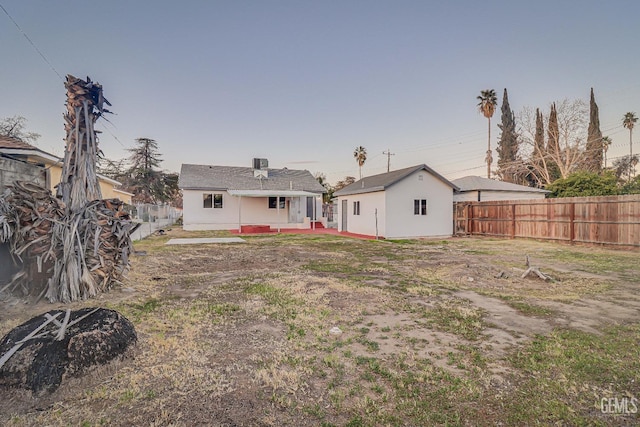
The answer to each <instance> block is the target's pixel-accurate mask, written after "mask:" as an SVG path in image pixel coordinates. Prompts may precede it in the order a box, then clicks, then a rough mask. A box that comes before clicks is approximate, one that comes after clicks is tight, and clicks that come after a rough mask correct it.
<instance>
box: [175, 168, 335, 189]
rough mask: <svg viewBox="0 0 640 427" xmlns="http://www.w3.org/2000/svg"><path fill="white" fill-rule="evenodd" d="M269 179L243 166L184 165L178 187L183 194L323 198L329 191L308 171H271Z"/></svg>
mask: <svg viewBox="0 0 640 427" xmlns="http://www.w3.org/2000/svg"><path fill="white" fill-rule="evenodd" d="M267 171H268V176H267V177H266V178H264V177H263V178H256V177H255V176H254V169H253V168H249V167H239V166H213V165H191V164H183V165H182V168H181V170H180V180H179V183H178V186H179V187H180V188H182V189H183V190H247V191H248V190H268V191H272V192H273V191H279V192H283V191H293V190H295V191H305V192H310V193H315V194H322V193H325V192H326V189H325V188H324V187H323V186H322V185H321V184H320V183H319V182H318V181H317V180H316V179H315V178H314V177H313V175H311V172H309V171H308V170H296V169H287V168H283V169H267Z"/></svg>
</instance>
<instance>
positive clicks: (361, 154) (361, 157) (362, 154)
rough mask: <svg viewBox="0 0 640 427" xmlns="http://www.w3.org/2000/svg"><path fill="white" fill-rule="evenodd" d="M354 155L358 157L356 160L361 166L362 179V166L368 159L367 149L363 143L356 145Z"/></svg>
mask: <svg viewBox="0 0 640 427" xmlns="http://www.w3.org/2000/svg"><path fill="white" fill-rule="evenodd" d="M353 157H354V158H355V159H356V162H358V166H359V167H360V179H362V166H363V165H364V162H366V161H367V149H366V148H364V147H363V146H362V145H361V146H359V147H356V149H355V150H354V151H353Z"/></svg>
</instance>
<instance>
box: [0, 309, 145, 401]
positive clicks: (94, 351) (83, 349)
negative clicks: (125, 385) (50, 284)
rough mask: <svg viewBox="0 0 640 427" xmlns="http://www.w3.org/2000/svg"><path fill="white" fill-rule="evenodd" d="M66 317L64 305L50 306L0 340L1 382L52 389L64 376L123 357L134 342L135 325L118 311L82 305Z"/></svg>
mask: <svg viewBox="0 0 640 427" xmlns="http://www.w3.org/2000/svg"><path fill="white" fill-rule="evenodd" d="M56 315H57V317H56V319H55V320H54V321H51V320H50V319H51V317H52V316H56ZM83 316H85V317H84V318H83ZM66 318H67V312H66V311H65V310H52V311H49V312H48V313H44V314H42V315H40V316H37V317H34V318H33V319H31V320H29V321H27V322H26V323H23V324H22V325H20V326H17V327H16V328H14V329H13V330H11V331H10V332H9V333H8V334H7V335H6V336H5V337H4V338H3V339H2V341H0V363H2V362H3V361H4V364H3V365H2V366H1V367H0V387H4V388H7V387H14V388H25V389H28V390H31V391H32V392H34V393H36V394H41V393H45V392H52V391H54V390H56V389H57V388H58V386H59V385H60V384H61V382H62V381H63V379H64V378H65V377H67V376H80V375H82V374H83V373H84V372H86V371H87V370H88V369H89V368H91V367H93V366H96V365H103V364H106V363H108V362H110V361H111V360H113V359H115V358H117V357H122V356H124V355H125V354H126V353H127V350H128V349H129V348H130V347H131V345H132V344H134V343H135V342H136V331H135V328H134V327H133V324H132V323H131V322H130V321H129V320H128V319H126V318H125V317H124V316H122V315H121V314H120V313H118V312H117V311H113V310H108V309H103V308H84V309H81V310H76V311H71V312H70V313H69V315H68V320H67V321H66V322H65V319H66ZM78 319H80V320H78ZM47 321H48V323H46V322H47ZM74 322H75V323H74ZM45 323H46V325H45ZM65 324H66V325H67V326H66V327H64V328H63V325H65ZM43 325H44V326H43ZM38 328H41V329H40V330H39V331H37V332H35V333H34V331H36V330H38ZM61 329H64V334H63V335H61V334H60V330H61ZM25 338H26V339H25ZM21 342H22V344H20V343H21ZM13 351H15V353H13V354H12V352H13ZM9 356H10V357H9Z"/></svg>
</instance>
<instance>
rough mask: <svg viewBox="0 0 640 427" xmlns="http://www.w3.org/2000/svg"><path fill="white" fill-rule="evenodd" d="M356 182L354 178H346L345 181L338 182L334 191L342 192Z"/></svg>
mask: <svg viewBox="0 0 640 427" xmlns="http://www.w3.org/2000/svg"><path fill="white" fill-rule="evenodd" d="M354 182H356V179H355V177H353V176H345V177H344V179H342V180H340V181H338V182H336V185H334V186H333V191H334V192H336V191H338V190H342V189H343V188H344V187H346V186H347V185H351V184H353V183H354Z"/></svg>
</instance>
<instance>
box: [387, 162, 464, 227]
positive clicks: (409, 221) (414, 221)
mask: <svg viewBox="0 0 640 427" xmlns="http://www.w3.org/2000/svg"><path fill="white" fill-rule="evenodd" d="M422 199H426V200H427V214H426V215H415V214H414V210H413V208H414V205H413V203H414V200H422ZM452 206H453V190H452V189H451V187H450V186H449V185H447V184H445V183H444V182H442V181H441V180H439V179H437V178H436V177H434V176H433V175H431V174H429V173H427V172H426V171H424V170H420V171H417V172H414V173H413V174H411V175H409V176H408V177H406V178H405V179H403V180H402V181H400V182H398V183H396V184H394V185H392V186H391V187H389V189H388V190H387V198H386V212H387V216H386V234H385V237H386V238H388V239H398V238H406V237H440V236H451V235H452V234H453V208H452Z"/></svg>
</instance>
